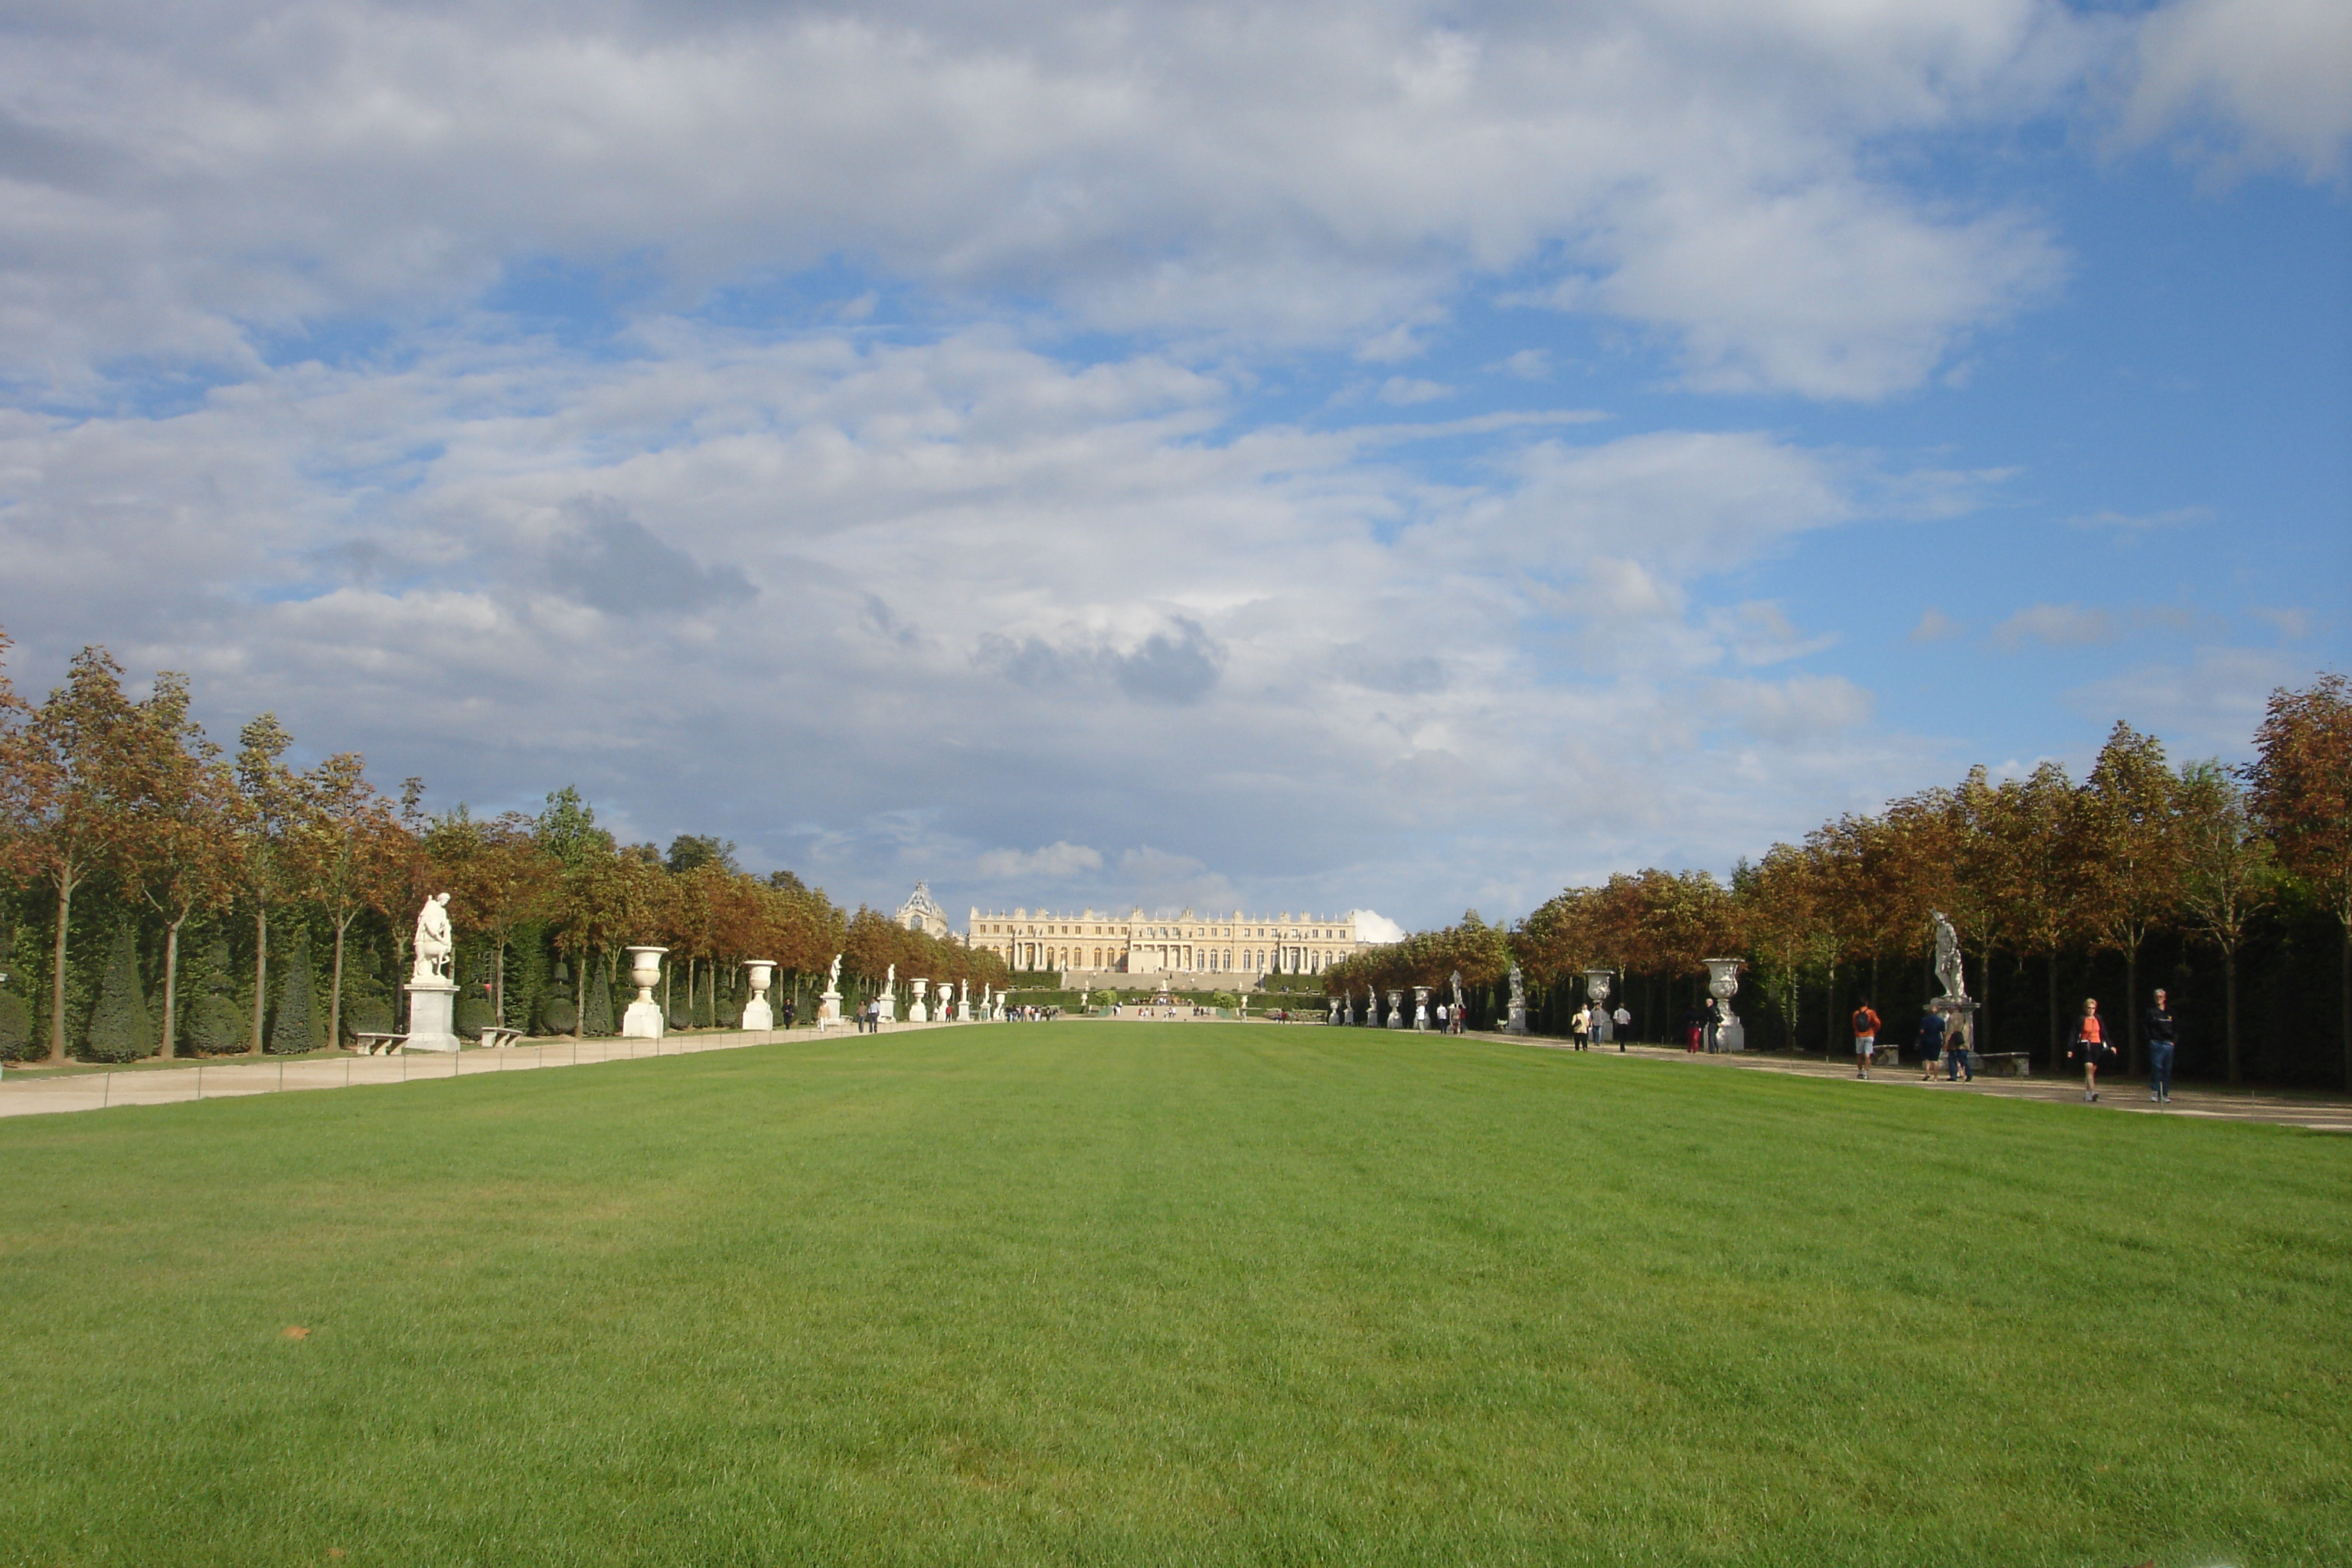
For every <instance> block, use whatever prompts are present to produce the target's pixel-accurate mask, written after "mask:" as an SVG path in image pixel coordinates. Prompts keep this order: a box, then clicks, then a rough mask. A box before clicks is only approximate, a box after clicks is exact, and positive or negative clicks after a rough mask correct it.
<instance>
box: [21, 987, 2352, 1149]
mask: <svg viewBox="0 0 2352 1568" xmlns="http://www.w3.org/2000/svg"><path fill="white" fill-rule="evenodd" d="M1128 1016H1129V1017H1130V1018H1132V1017H1134V1015H1133V1014H1132V1013H1130V1014H1129V1015H1128ZM1137 1021H1138V1022H1142V1021H1143V1020H1141V1019H1138V1020H1137ZM1151 1021H1152V1022H1162V1021H1164V1020H1157V1019H1155V1020H1151ZM1178 1021H1180V1022H1189V1021H1194V1020H1185V1019H1180V1020H1178ZM1197 1021H1198V1022H1202V1023H1208V1022H1213V1021H1214V1020H1211V1019H1201V1020H1197ZM1260 1021H1261V1020H1259V1019H1256V1018H1252V1019H1250V1020H1249V1022H1252V1023H1256V1022H1260ZM963 1027H966V1026H965V1025H961V1024H950V1023H936V1022H935V1023H928V1024H891V1025H887V1026H886V1032H887V1033H890V1034H898V1033H900V1032H901V1031H904V1030H908V1029H940V1028H963ZM1296 1027H1306V1028H1320V1027H1324V1025H1322V1024H1321V1023H1320V1022H1319V1021H1316V1022H1309V1021H1307V1020H1301V1021H1300V1022H1299V1023H1298V1024H1297V1025H1296ZM850 1032H851V1031H850V1029H849V1027H848V1026H839V1027H836V1028H834V1029H829V1030H827V1031H825V1034H826V1035H827V1036H838V1035H845V1034H847V1033H850ZM787 1038H790V1039H796V1040H815V1039H817V1038H819V1035H818V1034H817V1032H816V1031H814V1030H813V1029H809V1028H806V1027H803V1028H799V1029H794V1030H793V1031H792V1032H791V1033H790V1035H789V1036H788V1035H787V1034H786V1033H785V1031H783V1030H782V1029H772V1030H767V1031H758V1030H741V1029H738V1030H730V1031H726V1032H723V1033H721V1032H715V1031H714V1032H713V1033H710V1034H705V1035H672V1036H670V1037H667V1038H666V1039H660V1040H623V1039H603V1040H582V1041H580V1042H579V1043H578V1044H577V1045H575V1044H573V1043H572V1041H570V1040H562V1039H559V1040H531V1041H527V1042H525V1043H523V1044H521V1045H519V1046H510V1047H505V1048H503V1049H499V1050H488V1051H483V1050H473V1051H461V1052H459V1053H457V1055H455V1056H443V1055H435V1054H432V1053H428V1052H419V1053H415V1054H404V1055H401V1056H396V1057H361V1056H342V1057H304V1058H299V1059H297V1060H292V1061H286V1060H273V1059H271V1058H267V1057H263V1058H252V1057H231V1058H215V1059H212V1060H209V1061H194V1062H189V1063H187V1064H186V1065H185V1066H182V1067H148V1068H138V1069H135V1070H126V1071H122V1072H74V1073H59V1074H56V1075H50V1074H47V1073H43V1072H41V1071H39V1070H38V1069H35V1070H34V1071H31V1072H26V1071H23V1070H21V1069H13V1068H12V1069H11V1070H10V1071H9V1073H8V1075H7V1079H6V1082H5V1087H0V1116H39V1115H44V1114H47V1113H51V1112H57V1111H66V1110H104V1109H110V1108H111V1107H114V1106H124V1105H173V1104H178V1103H180V1102H182V1101H184V1100H228V1099H236V1098H241V1097H243V1096H246V1095H253V1094H277V1093H279V1092H281V1091H288V1090H293V1089H352V1088H356V1087H358V1086H360V1085H362V1084H388V1083H423V1082H425V1081H428V1080H437V1079H451V1078H475V1077H478V1076H479V1075H481V1074H483V1073H489V1072H530V1071H532V1070H534V1069H536V1068H563V1067H595V1066H598V1065H600V1064H602V1063H605V1062H624V1061H640V1060H644V1059H646V1058H652V1057H677V1056H692V1055H696V1054H698V1053H699V1052H703V1051H728V1050H739V1049H740V1048H742V1047H745V1046H766V1045H773V1044H775V1043H777V1042H778V1041H781V1040H784V1039H787ZM1479 1038H1482V1039H1489V1040H1495V1041H1498V1042H1501V1043H1503V1044H1506V1045H1519V1046H1532V1047H1536V1048H1538V1049H1539V1050H1559V1051H1564V1050H1567V1049H1569V1048H1570V1047H1569V1044H1568V1042H1567V1041H1565V1040H1556V1039H1552V1038H1550V1037H1543V1036H1534V1035H1496V1034H1486V1035H1480V1036H1479ZM1590 1054H1591V1055H1592V1056H1594V1057H1596V1058H1610V1059H1613V1060H1618V1061H1629V1062H1630V1061H1636V1060H1640V1061H1649V1062H1665V1063H1677V1062H1678V1063H1681V1064H1683V1065H1685V1066H1686V1067H1688V1068H1692V1069H1693V1070H1694V1071H1706V1070H1707V1069H1710V1068H1725V1069H1733V1070H1738V1071H1743V1072H1774V1073H1785V1074H1790V1075H1792V1076H1795V1077H1800V1078H1819V1079H1839V1080H1842V1081H1843V1082H1846V1083H1850V1084H1852V1085H1853V1087H1854V1088H1855V1089H1860V1090H1864V1091H1871V1090H1886V1089H1909V1090H1913V1091H1916V1092H1917V1093H1921V1094H1997V1095H2002V1096H2005V1097H2007V1098H2010V1099H2013V1100H2046V1101H2049V1102H2050V1103H2052V1104H2053V1105H2063V1104H2071V1105H2080V1104H2082V1103H2083V1086H2082V1082H2081V1080H2080V1079H2074V1078H2067V1079H2053V1078H1979V1079H1976V1081H1975V1082H1973V1083H1947V1082H1945V1081H1944V1079H1942V1078H1941V1077H1940V1076H1939V1077H1937V1079H1936V1080H1935V1081H1934V1082H1933V1083H1923V1082H1921V1081H1920V1079H1919V1068H1918V1067H1917V1065H1916V1064H1913V1065H1910V1066H1906V1067H1893V1068H1886V1067H1882V1068H1875V1069H1874V1070H1873V1071H1872V1073H1871V1075H1870V1078H1869V1079H1868V1081H1866V1082H1865V1081H1864V1080H1861V1079H1856V1078H1855V1077H1854V1076H1853V1068H1852V1067H1851V1066H1847V1065H1844V1064H1841V1063H1828V1062H1821V1061H1816V1060H1813V1059H1811V1058H1805V1057H1790V1056H1783V1055H1780V1054H1777V1053H1772V1052H1747V1051H1742V1052H1735V1053H1732V1054H1729V1055H1725V1056H1706V1055H1704V1054H1701V1055H1696V1056H1695V1055H1692V1054H1691V1053H1689V1052H1687V1051H1683V1050H1677V1049H1675V1048H1674V1047H1665V1046H1628V1047H1626V1048H1625V1049H1624V1050H1623V1051H1622V1052H1621V1051H1619V1050H1618V1049H1617V1047H1614V1046H1596V1047H1593V1048H1592V1050H1591V1053H1590ZM2099 1108H2100V1109H2101V1110H2126V1111H2133V1112H2137V1113H2143V1114H2147V1115H2150V1116H2193V1117H2203V1118H2206V1119H2209V1120H2213V1119H2218V1120H2222V1121H2271V1122H2277V1123H2279V1124H2281V1125H2284V1126H2292V1127H2310V1128H2315V1129H2317V1130H2319V1131H2327V1132H2352V1101H2347V1100H2343V1099H2340V1098H2333V1097H2329V1096H2326V1095H2316V1094H2295V1093H2284V1092H2281V1091H2278V1090H2274V1089H2272V1090H2261V1091H2255V1090H2249V1089H2231V1090H2224V1089H2215V1088H2213V1087H2211V1086H2210V1085H2195V1086H2183V1087H2181V1088H2179V1089H2176V1090H2175V1091H2174V1094H2173V1097H2172V1101H2171V1103H2170V1104H2168V1105H2158V1104H2155V1103H2153V1102H2152V1101H2150V1100H2149V1099H2148V1098H2147V1080H2146V1079H2138V1080H2131V1079H2123V1078H2121V1077H2118V1076H2116V1075H2108V1076H2106V1077H2105V1078H2104V1079H2102V1081H2101V1094H2100V1099H2099Z"/></svg>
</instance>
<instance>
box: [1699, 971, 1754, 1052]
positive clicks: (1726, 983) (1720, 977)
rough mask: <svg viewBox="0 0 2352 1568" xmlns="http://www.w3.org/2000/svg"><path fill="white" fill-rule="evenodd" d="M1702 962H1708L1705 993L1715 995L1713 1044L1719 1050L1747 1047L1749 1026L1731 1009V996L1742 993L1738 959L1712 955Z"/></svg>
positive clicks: (1736, 1049) (1737, 1049)
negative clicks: (1713, 956) (1740, 991)
mask: <svg viewBox="0 0 2352 1568" xmlns="http://www.w3.org/2000/svg"><path fill="white" fill-rule="evenodd" d="M1700 962H1702V963H1705V964H1706V994H1708V995H1710V996H1712V997H1714V998H1715V1017H1716V1021H1715V1026H1714V1029H1713V1030H1712V1033H1713V1035H1714V1037H1715V1038H1714V1041H1713V1044H1714V1047H1715V1049H1717V1050H1718V1051H1744V1050H1746V1049H1747V1048H1748V1029H1747V1026H1745V1025H1743V1024H1741V1023H1740V1021H1739V1015H1738V1014H1737V1013H1735V1012H1733V1011H1732V1010H1731V999H1732V998H1733V997H1734V996H1737V995H1738V994H1739V960H1738V959H1736V958H1709V959H1703V960H1701V961H1700Z"/></svg>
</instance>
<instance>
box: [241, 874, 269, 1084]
mask: <svg viewBox="0 0 2352 1568" xmlns="http://www.w3.org/2000/svg"><path fill="white" fill-rule="evenodd" d="M268 981H269V910H268V908H267V907H265V906H263V905H260V904H256V905H255V906H254V907H253V1043H252V1045H251V1046H249V1047H247V1050H246V1053H245V1054H246V1055H247V1056H249V1057H257V1056H259V1055H260V1054H261V1021H262V1019H261V1016H262V1011H263V1009H264V1008H266V1007H267V1006H268V997H269V985H268Z"/></svg>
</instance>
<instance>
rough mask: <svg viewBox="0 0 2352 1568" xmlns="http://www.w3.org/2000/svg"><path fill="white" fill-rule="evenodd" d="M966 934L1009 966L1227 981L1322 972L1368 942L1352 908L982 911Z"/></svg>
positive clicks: (973, 913) (1071, 972) (1226, 983)
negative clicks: (1319, 911)
mask: <svg viewBox="0 0 2352 1568" xmlns="http://www.w3.org/2000/svg"><path fill="white" fill-rule="evenodd" d="M964 942H965V943H966V945H968V946H971V947H975V948H986V949H988V950H990V951H991V952H996V953H999V954H1001V955H1002V956H1003V959H1004V962H1005V963H1006V964H1007V965H1008V966H1010V967H1011V968H1013V969H1015V970H1024V971H1031V972H1034V971H1037V970H1057V971H1060V972H1061V973H1063V974H1065V975H1066V976H1072V977H1080V979H1079V982H1078V983H1083V978H1082V977H1084V976H1089V975H1107V974H1148V975H1152V976H1155V977H1160V976H1172V975H1179V974H1181V975H1187V976H1192V975H1203V976H1208V975H1213V976H1217V977H1219V978H1218V980H1217V982H1216V983H1217V984H1220V985H1223V986H1225V987H1227V988H1229V989H1230V988H1232V987H1234V986H1236V985H1246V984H1249V983H1251V982H1252V981H1253V980H1255V977H1256V976H1258V975H1261V974H1320V973H1323V971H1324V970H1326V969H1328V968H1329V967H1330V966H1331V965H1332V964H1334V963H1338V962H1339V960H1340V959H1343V958H1345V957H1347V956H1348V955H1349V954H1350V953H1354V952H1362V951H1363V950H1364V949H1365V948H1367V947H1370V946H1371V945H1372V944H1371V943H1370V942H1364V941H1361V940H1360V939H1359V938H1358V936H1357V934H1356V922H1355V919H1354V917H1353V916H1349V915H1309V914H1291V913H1287V912H1285V913H1283V914H1278V915H1253V914H1246V913H1244V912H1243V911H1242V910H1234V912H1233V913H1232V914H1230V915H1227V914H1196V913H1194V912H1193V911H1192V910H1185V911H1184V912H1183V913H1182V914H1180V915H1166V916H1162V915H1149V914H1146V913H1144V912H1143V910H1140V909H1136V910H1129V912H1128V913H1126V914H1123V915H1114V914H1111V913H1108V911H1105V910H1027V909H1018V910H982V909H979V908H974V909H973V910H972V911H971V918H970V919H969V920H968V921H966V922H965V926H964Z"/></svg>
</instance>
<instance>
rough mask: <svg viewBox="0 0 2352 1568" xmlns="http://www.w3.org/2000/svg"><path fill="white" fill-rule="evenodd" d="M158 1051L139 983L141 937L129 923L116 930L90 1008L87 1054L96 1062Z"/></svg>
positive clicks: (85, 1050)
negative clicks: (94, 1002) (94, 1000)
mask: <svg viewBox="0 0 2352 1568" xmlns="http://www.w3.org/2000/svg"><path fill="white" fill-rule="evenodd" d="M154 1048H155V1020H154V1017H153V1016H152V1014H150V1013H149V1012H148V1010H147V990H146V987H145V986H143V985H142V984H140V983H139V938H138V934H137V933H136V932H135V931H132V930H131V926H130V925H129V924H128V923H127V922H126V923H124V924H122V925H121V926H118V927H116V928H115V932H114V942H113V944H112V946H111V947H110V949H109V950H108V952H107V955H106V974H105V977H104V978H103V979H101V980H100V982H99V984H98V1005H96V1006H94V1007H92V1008H91V1009H90V1015H89V1039H88V1041H87V1042H86V1044H85V1047H84V1052H85V1054H86V1055H87V1056H88V1057H89V1059H90V1060H92V1061H94V1062H128V1061H136V1060H138V1059H139V1058H141V1057H143V1056H145V1055H146V1054H147V1053H148V1052H150V1051H152V1050H153V1049H154Z"/></svg>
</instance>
